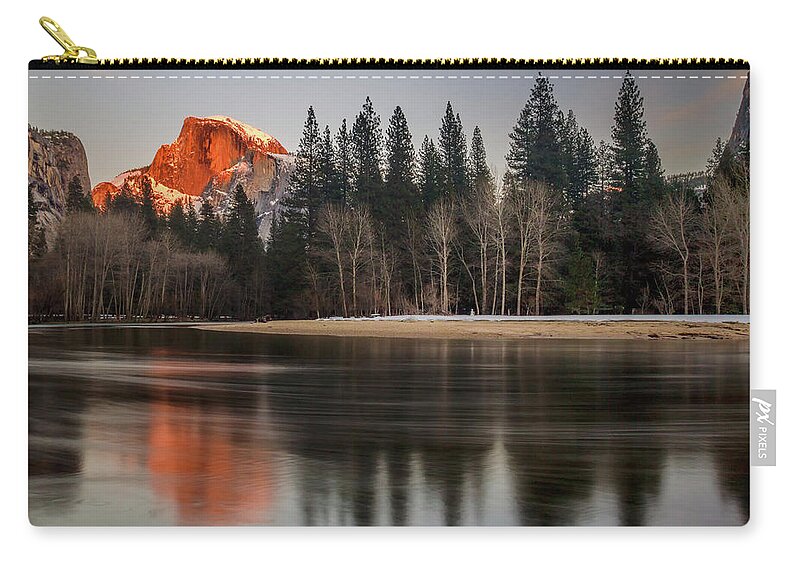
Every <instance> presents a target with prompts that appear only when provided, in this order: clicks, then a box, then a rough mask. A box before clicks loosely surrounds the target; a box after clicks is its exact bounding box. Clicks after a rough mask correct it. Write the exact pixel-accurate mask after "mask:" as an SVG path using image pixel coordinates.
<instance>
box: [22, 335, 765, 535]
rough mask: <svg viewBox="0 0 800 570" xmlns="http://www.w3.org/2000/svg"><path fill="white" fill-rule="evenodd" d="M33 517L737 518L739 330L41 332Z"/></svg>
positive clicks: (34, 402)
mask: <svg viewBox="0 0 800 570" xmlns="http://www.w3.org/2000/svg"><path fill="white" fill-rule="evenodd" d="M29 367H30V377H29V383H30V389H29V390H30V412H29V415H30V428H29V436H30V438H29V455H30V460H29V471H30V483H29V495H30V517H31V520H32V521H33V522H34V523H35V524H134V525H139V524H184V525H206V524H215V525H220V524H221V525H238V524H276V525H376V524H388V525H410V524H426V525H464V524H467V525H475V524H493V525H498V524H500V525H503V524H516V525H520V524H521V525H584V524H611V525H616V524H621V525H645V524H733V525H735V524H742V523H743V522H745V521H746V520H747V517H748V512H749V467H748V456H747V445H748V436H747V390H748V352H747V345H746V344H745V343H702V342H692V341H688V342H675V343H654V342H648V341H552V340H547V341H543V342H523V341H491V342H477V341H430V340H425V341H420V340H397V339H394V340H387V339H346V338H341V339H337V338H316V337H270V336H259V335H228V334H220V333H210V332H202V331H196V330H192V329H186V328H169V327H163V328H124V327H123V328H102V329H101V328H95V329H77V330H72V329H48V330H46V331H40V330H35V329H33V330H32V332H31V333H30V361H29Z"/></svg>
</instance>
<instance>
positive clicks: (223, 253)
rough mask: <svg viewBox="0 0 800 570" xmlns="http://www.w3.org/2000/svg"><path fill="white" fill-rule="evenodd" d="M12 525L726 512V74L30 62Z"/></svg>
mask: <svg viewBox="0 0 800 570" xmlns="http://www.w3.org/2000/svg"><path fill="white" fill-rule="evenodd" d="M28 75H29V81H28V84H29V109H28V110H29V116H28V283H29V288H28V351H29V356H28V514H29V520H30V523H31V524H33V525H36V526H177V525H185V526H239V525H257V526H317V525H324V526H363V525H366V526H382V525H388V526H410V525H421V526H592V525H593V526H740V525H744V524H746V523H747V522H748V520H749V515H750V467H749V459H750V456H749V389H750V377H749V366H750V349H749V336H750V317H749V313H750V302H749V299H750V159H749V156H750V154H749V153H750V144H749V138H750V111H749V109H750V84H749V70H748V68H747V67H746V66H745V67H742V68H741V69H721V70H719V69H692V68H686V69H684V68H681V67H680V66H678V67H675V68H669V67H663V68H646V69H601V68H594V67H589V68H580V67H574V68H568V67H562V68H558V69H513V68H507V69H488V68H481V67H477V68H459V67H458V66H452V67H441V68H423V67H420V68H413V67H397V68H382V69H368V68H361V67H356V68H344V67H342V68H338V67H335V66H331V67H325V66H317V67H310V68H305V69H289V68H275V69H268V68H266V69H246V68H242V69H237V68H235V67H232V68H225V67H220V68H218V69H211V68H202V69H200V68H198V69H187V68H173V69H170V68H168V67H163V68H159V67H155V68H152V69H144V68H137V67H135V66H133V67H128V68H126V67H125V66H120V67H118V68H113V67H112V68H108V67H102V68H100V67H98V68H95V69H91V68H89V69H85V68H75V69H71V68H64V69H59V68H50V69H47V68H43V69H36V68H33V69H31V70H29V72H28Z"/></svg>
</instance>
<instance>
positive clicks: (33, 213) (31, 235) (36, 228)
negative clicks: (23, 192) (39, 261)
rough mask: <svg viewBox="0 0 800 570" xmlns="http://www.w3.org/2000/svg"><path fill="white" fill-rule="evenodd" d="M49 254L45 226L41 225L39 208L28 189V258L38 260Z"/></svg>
mask: <svg viewBox="0 0 800 570" xmlns="http://www.w3.org/2000/svg"><path fill="white" fill-rule="evenodd" d="M45 253H47V239H46V235H45V231H44V226H43V225H42V224H41V223H39V206H38V205H37V204H36V201H35V200H34V199H33V192H32V191H31V188H30V186H29V187H28V257H30V258H33V259H36V258H39V257H41V256H42V255H44V254H45Z"/></svg>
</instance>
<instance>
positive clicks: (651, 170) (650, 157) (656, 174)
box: [643, 139, 665, 203]
mask: <svg viewBox="0 0 800 570" xmlns="http://www.w3.org/2000/svg"><path fill="white" fill-rule="evenodd" d="M643 184H644V188H645V197H646V198H647V200H649V201H650V202H651V203H652V202H654V201H655V200H657V199H658V198H659V197H660V196H661V194H662V193H663V191H664V187H665V181H664V169H663V168H662V167H661V157H660V156H659V155H658V149H657V148H656V145H655V143H654V142H653V141H652V140H650V139H647V143H646V144H645V152H644V180H643Z"/></svg>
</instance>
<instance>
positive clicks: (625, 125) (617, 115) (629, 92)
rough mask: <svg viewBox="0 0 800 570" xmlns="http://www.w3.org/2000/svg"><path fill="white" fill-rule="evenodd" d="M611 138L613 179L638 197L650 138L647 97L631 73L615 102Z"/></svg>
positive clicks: (624, 81)
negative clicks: (642, 93)
mask: <svg viewBox="0 0 800 570" xmlns="http://www.w3.org/2000/svg"><path fill="white" fill-rule="evenodd" d="M611 139H612V146H611V151H612V155H613V160H614V171H613V177H614V181H615V182H616V184H617V185H619V186H620V187H621V188H622V189H623V191H625V192H628V193H630V194H631V195H632V197H633V198H634V199H637V198H638V195H639V194H640V190H641V182H642V179H643V177H644V174H645V168H646V153H647V141H648V139H647V126H646V124H645V120H644V98H643V97H642V95H641V93H639V87H638V86H637V85H636V82H635V81H634V79H633V76H632V75H631V74H630V72H628V73H626V74H625V79H623V81H622V87H621V88H620V91H619V97H618V98H617V102H616V104H615V105H614V124H613V125H612V127H611Z"/></svg>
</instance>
